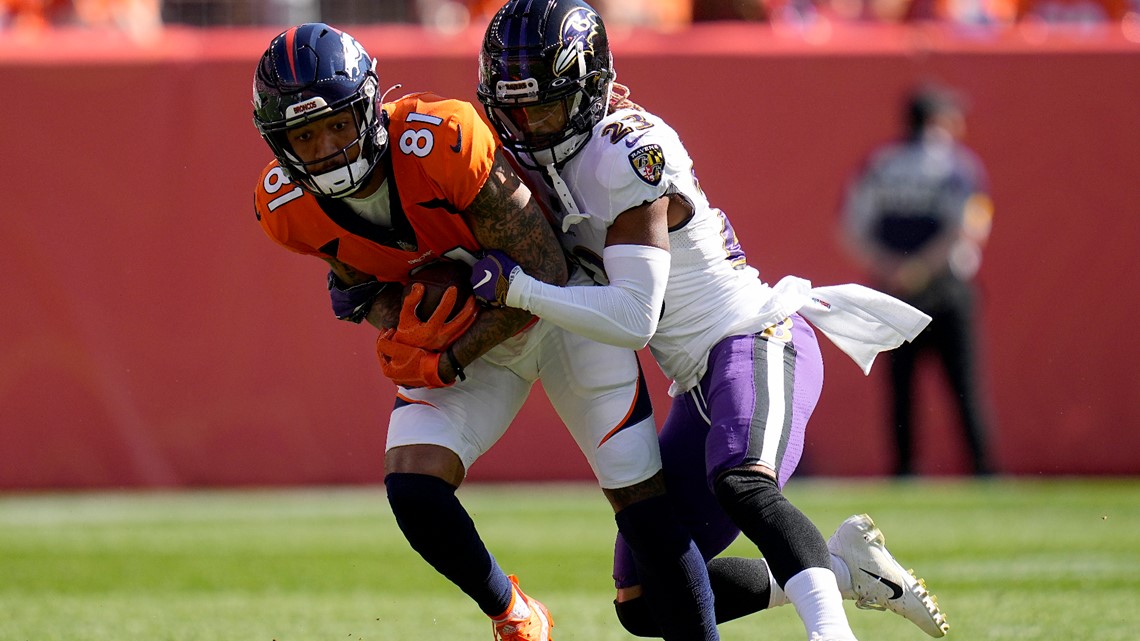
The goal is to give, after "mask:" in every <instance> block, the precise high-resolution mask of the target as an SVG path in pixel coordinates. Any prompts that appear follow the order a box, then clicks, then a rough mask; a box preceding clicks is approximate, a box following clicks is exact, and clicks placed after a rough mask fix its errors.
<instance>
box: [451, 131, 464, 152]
mask: <svg viewBox="0 0 1140 641" xmlns="http://www.w3.org/2000/svg"><path fill="white" fill-rule="evenodd" d="M455 132H456V133H457V134H459V135H458V136H456V137H455V144H454V145H451V150H452V151H454V152H455V153H459V152H460V151H463V127H461V126H459V125H455Z"/></svg>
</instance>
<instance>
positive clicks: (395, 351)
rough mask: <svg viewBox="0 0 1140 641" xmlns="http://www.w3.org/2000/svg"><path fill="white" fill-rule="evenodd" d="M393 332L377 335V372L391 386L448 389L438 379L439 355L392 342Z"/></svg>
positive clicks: (393, 330)
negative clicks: (388, 380)
mask: <svg viewBox="0 0 1140 641" xmlns="http://www.w3.org/2000/svg"><path fill="white" fill-rule="evenodd" d="M396 331H397V330H395V329H388V330H384V331H383V332H380V335H379V336H377V337H376V357H377V358H379V359H380V371H382V372H384V376H387V377H388V378H390V379H392V382H393V383H395V384H397V385H403V386H404V387H447V386H448V385H451V383H444V382H443V380H442V379H440V377H439V358H440V356H443V354H441V353H440V352H432V351H429V350H426V349H423V348H420V347H412V346H411V345H407V344H405V343H401V342H399V341H396V340H393V338H394V335H395V334H396Z"/></svg>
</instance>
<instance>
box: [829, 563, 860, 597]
mask: <svg viewBox="0 0 1140 641" xmlns="http://www.w3.org/2000/svg"><path fill="white" fill-rule="evenodd" d="M831 571H832V572H835V582H836V583H837V584H839V594H841V595H843V598H844V599H847V600H848V601H854V600H855V586H854V584H853V583H852V582H851V569H850V568H848V567H847V562H846V561H844V560H843V559H841V558H839V557H837V556H835V555H834V554H832V555H831Z"/></svg>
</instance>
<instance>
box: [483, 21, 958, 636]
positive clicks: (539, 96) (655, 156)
mask: <svg viewBox="0 0 1140 641" xmlns="http://www.w3.org/2000/svg"><path fill="white" fill-rule="evenodd" d="M615 77H616V74H615V71H614V67H613V60H612V57H611V54H610V42H609V37H608V35H607V32H606V28H605V24H604V22H603V20H602V18H601V16H600V15H599V14H598V13H597V11H595V10H594V8H593V7H591V6H590V5H588V4H586V3H585V2H582V1H581V0H511V1H510V2H508V3H507V4H506V5H505V6H504V7H503V8H502V9H501V10H500V11H499V13H498V14H496V16H495V17H494V19H492V21H491V23H490V25H489V26H488V28H487V33H486V35H485V37H484V40H483V49H482V53H481V56H480V71H479V86H478V90H477V91H478V96H479V100H480V101H481V102H482V103H483V104H484V107H485V108H486V111H487V116H488V118H489V120H490V121H491V123H492V124H493V125H494V126H495V128H496V130H497V131H498V133H499V137H500V139H501V140H502V141H503V144H504V146H505V147H506V149H507V150H508V151H509V152H510V154H511V157H512V158H513V159H514V161H515V163H516V165H517V167H518V168H519V172H520V176H522V177H523V178H524V180H526V181H527V183H528V184H529V185H531V186H532V191H533V192H534V193H535V194H536V195H538V197H539V198H540V200H541V202H543V203H544V206H545V209H546V211H547V213H548V216H550V218H551V219H552V221H553V222H554V224H555V229H556V231H558V232H559V234H560V238H561V240H562V244H563V249H564V251H565V252H566V254H567V256H568V257H569V258H570V259H571V260H572V261H574V262H575V263H576V264H578V265H579V266H581V267H582V268H583V269H584V270H585V271H587V272H588V273H589V274H590V275H591V276H592V277H593V280H594V282H593V283H571V284H570V285H568V286H565V287H563V286H558V285H552V284H549V283H544V282H542V281H540V280H538V279H535V278H532V277H530V276H529V275H528V274H527V273H526V271H525V268H524V267H522V266H521V265H519V264H517V263H516V262H515V261H514V260H513V257H512V256H510V255H509V252H502V251H499V250H491V251H490V252H489V253H488V255H487V256H485V257H484V258H482V259H481V260H480V261H479V262H477V263H476V264H475V266H474V268H473V270H472V284H473V286H474V289H475V294H476V296H478V297H479V298H480V300H482V301H484V302H485V303H486V304H488V305H490V306H492V307H501V306H507V307H512V308H518V309H525V310H527V311H529V312H531V313H533V314H535V315H536V316H538V317H540V318H542V319H543V320H544V321H546V322H550V323H553V324H556V325H558V326H560V327H563V328H565V329H567V330H570V331H573V332H575V333H578V334H581V335H583V336H587V337H589V338H591V339H593V340H596V341H598V342H603V343H609V344H612V345H617V346H622V347H627V348H631V349H641V348H643V347H645V346H646V345H647V344H648V346H649V349H650V351H651V352H652V354H653V356H654V358H655V359H656V360H657V363H658V364H659V365H660V366H661V369H662V371H663V372H664V373H665V374H666V376H668V377H669V378H671V379H672V380H673V382H672V385H671V386H670V390H669V393H670V394H671V395H672V396H673V397H674V399H673V405H672V408H671V409H670V411H669V415H668V417H667V418H666V420H665V424H664V426H663V427H662V429H661V433H660V442H661V453H662V459H663V462H664V471H665V476H666V484H667V486H668V491H669V497H670V499H671V500H672V501H674V503H675V504H676V505H677V511H678V513H679V514H681V515H682V518H683V519H684V521H685V523H686V524H687V525H688V527H689V530H690V532H692V534H693V539H694V540H695V541H697V544H698V546H699V547H700V550H701V552H702V554H703V555H704V559H705V560H706V562H708V564H709V575H710V584H711V585H713V590H714V595H715V598H714V601H715V607H716V615H717V620H718V621H726V620H730V619H733V618H737V617H740V616H744V615H746V614H748V613H750V612H756V611H759V610H763V609H767V608H770V607H773V606H778V605H783V604H787V603H791V604H793V605H794V607H795V609H796V612H797V614H798V615H799V617H800V619H801V621H802V622H803V625H804V628H805V632H806V633H807V636H808V637H809V638H810V639H813V640H816V641H852V640H853V639H854V638H855V636H854V632H853V631H852V630H851V627H850V625H849V623H848V620H847V615H846V612H845V610H844V607H843V603H842V600H843V598H849V599H855V600H856V604H857V605H859V606H861V607H865V608H874V609H890V610H892V611H894V612H896V613H898V614H900V615H901V616H904V617H906V618H907V619H908V620H910V621H911V622H913V623H915V624H916V625H918V626H919V627H920V628H921V629H923V630H924V631H926V632H927V633H928V634H930V635H931V636H935V637H940V636H942V635H943V634H945V631H946V628H947V626H946V621H945V617H944V616H943V614H942V612H941V610H940V609H939V607H938V605H937V603H936V602H935V600H934V599H933V597H931V595H930V594H929V592H928V591H927V589H926V587H925V585H924V584H923V583H922V582H921V581H920V580H918V579H916V578H915V577H914V576H913V575H912V574H910V573H908V572H907V571H906V570H905V569H903V567H902V566H901V565H899V563H898V562H897V561H896V560H895V559H894V558H893V557H892V556H891V555H890V553H889V552H887V550H886V548H885V547H884V544H883V536H882V532H881V531H880V530H879V529H878V528H877V527H876V526H875V524H874V523H873V522H872V521H871V519H870V518H869V517H868V516H867V515H857V516H854V517H851V518H849V519H847V520H846V521H844V522H843V523H842V524H841V525H840V526H839V528H838V529H837V530H836V531H835V534H833V535H832V537H831V539H830V541H829V540H827V539H825V538H824V536H823V535H822V534H821V533H820V531H819V530H818V529H816V526H815V525H814V524H813V523H812V522H811V520H810V519H808V517H807V516H806V515H805V514H804V513H803V512H801V511H800V510H799V508H797V507H796V506H795V505H794V504H793V503H792V502H791V501H789V500H788V499H787V497H786V496H785V495H784V493H783V491H782V490H783V487H784V484H785V483H786V482H787V481H788V480H789V478H790V477H791V476H792V474H793V473H794V472H795V470H796V467H797V465H798V463H799V460H800V454H801V452H802V449H803V445H804V439H805V434H806V428H807V423H808V420H809V417H810V416H811V414H812V412H813V410H814V408H815V404H816V401H817V399H818V397H819V394H820V391H821V388H822V384H823V363H822V357H821V355H820V351H819V346H818V343H817V340H816V336H815V331H814V330H813V328H812V325H809V324H808V322H807V321H808V320H810V321H811V322H812V323H816V324H817V327H819V328H820V329H821V330H822V331H824V332H825V333H826V334H827V335H828V337H829V338H831V339H832V340H833V341H835V342H836V343H837V344H839V345H840V346H841V347H842V348H843V349H844V351H846V352H847V353H848V354H849V355H851V356H852V358H853V359H854V360H855V361H856V362H857V363H859V364H860V366H861V367H862V368H863V369H864V371H867V369H868V368H869V367H870V364H871V362H872V361H873V360H874V358H875V355H877V354H878V353H879V352H880V351H882V350H884V349H890V348H892V347H894V346H896V345H898V343H900V342H903V341H904V340H909V339H911V338H913V337H914V335H915V334H916V333H917V332H919V331H921V329H922V327H924V326H925V325H926V323H927V322H928V321H929V320H930V319H929V317H927V316H926V315H925V314H923V313H921V312H920V311H918V310H916V309H914V308H913V307H910V306H908V305H905V304H904V303H902V302H901V301H898V300H896V299H894V298H891V297H889V296H886V295H884V294H882V293H880V292H875V291H872V290H870V289H869V288H866V287H862V286H859V285H840V286H836V287H820V288H812V287H811V284H810V283H808V282H807V281H806V280H804V279H800V278H795V277H788V278H785V279H784V280H782V281H780V283H779V284H777V285H776V286H775V287H771V286H769V285H767V284H766V283H764V282H763V281H761V280H760V278H759V273H758V272H757V270H756V269H755V268H754V267H752V266H751V265H750V263H749V261H748V259H747V257H746V256H745V253H744V250H743V248H742V247H741V245H740V243H739V242H738V239H737V237H736V234H735V233H734V231H733V227H732V224H731V223H730V222H729V219H728V217H727V216H726V215H725V214H724V212H722V211H720V210H719V209H716V208H715V207H712V206H711V205H710V204H709V201H708V199H707V197H706V195H705V194H704V192H703V191H702V190H701V188H700V185H699V183H698V181H697V178H696V175H695V171H694V169H693V161H692V159H691V158H690V157H689V154H688V152H687V151H686V150H685V147H684V145H683V144H682V142H681V140H680V137H679V136H678V134H677V133H676V132H675V131H674V130H673V129H671V128H670V127H669V125H667V124H666V123H665V122H664V121H662V120H661V119H660V118H658V117H657V116H655V115H654V114H652V113H650V112H648V111H645V110H644V109H642V108H641V107H640V106H638V105H637V104H635V103H633V102H632V101H630V100H629V98H628V96H629V90H628V88H627V87H624V86H621V85H617V84H615V82H614V79H615ZM778 224H779V221H773V225H774V226H778ZM773 228H775V227H773ZM872 312H873V313H874V315H873V316H872V314H871V313H872ZM860 314H862V316H860ZM742 532H743V534H744V535H745V536H746V537H747V538H748V539H749V540H750V541H752V542H753V544H755V545H756V547H757V548H758V549H759V550H760V552H761V553H762V554H763V556H764V558H763V559H732V558H714V557H717V555H718V554H719V553H720V552H722V551H723V550H724V549H726V548H727V547H728V545H729V544H731V543H732V541H733V540H735V539H736V537H737V535H739V534H740V533H742ZM620 534H621V537H620V538H619V540H618V542H617V546H616V550H615V560H614V581H615V587H616V588H617V597H616V601H615V606H616V609H617V613H618V618H619V620H620V621H621V622H622V624H623V625H624V626H625V628H626V629H627V630H628V631H629V632H631V633H632V634H635V635H638V636H661V635H666V636H668V634H669V633H670V631H671V630H670V628H669V627H667V626H666V625H665V624H664V623H663V620H662V619H661V618H660V617H654V616H651V611H650V609H649V608H648V607H646V606H647V604H646V603H645V599H644V598H642V596H643V594H647V593H648V588H646V589H645V590H643V589H642V580H643V579H644V578H645V577H644V576H641V574H640V566H639V565H638V564H637V563H636V559H637V551H636V550H633V551H632V553H631V551H630V549H629V548H628V546H627V544H628V543H635V541H632V540H630V539H628V538H627V536H626V533H625V532H621V533H620ZM686 638H688V637H686Z"/></svg>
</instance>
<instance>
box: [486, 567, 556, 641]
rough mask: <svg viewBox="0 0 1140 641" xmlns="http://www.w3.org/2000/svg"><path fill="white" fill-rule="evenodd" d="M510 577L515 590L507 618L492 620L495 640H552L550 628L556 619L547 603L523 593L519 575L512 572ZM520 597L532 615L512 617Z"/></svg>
mask: <svg viewBox="0 0 1140 641" xmlns="http://www.w3.org/2000/svg"><path fill="white" fill-rule="evenodd" d="M509 578H510V580H511V585H512V586H513V587H514V590H513V594H512V595H511V604H510V605H509V606H507V612H506V615H505V616H506V618H504V619H494V620H492V621H491V624H492V627H493V628H494V632H495V641H552V638H551V636H550V629H551V628H553V627H554V621H553V620H552V619H551V618H550V611H549V610H547V609H546V606H545V605H543V604H541V603H539V602H538V601H536V600H535V599H532V598H530V597H528V596H527V595H525V594H523V591H522V590H520V589H519V580H518V577H516V576H515V575H513V574H511V575H509ZM520 598H521V599H522V600H523V602H524V603H526V605H527V608H529V609H530V615H529V616H526V617H521V618H517V619H513V618H510V616H509V615H510V613H511V611H512V610H514V609H515V605H516V599H520Z"/></svg>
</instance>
